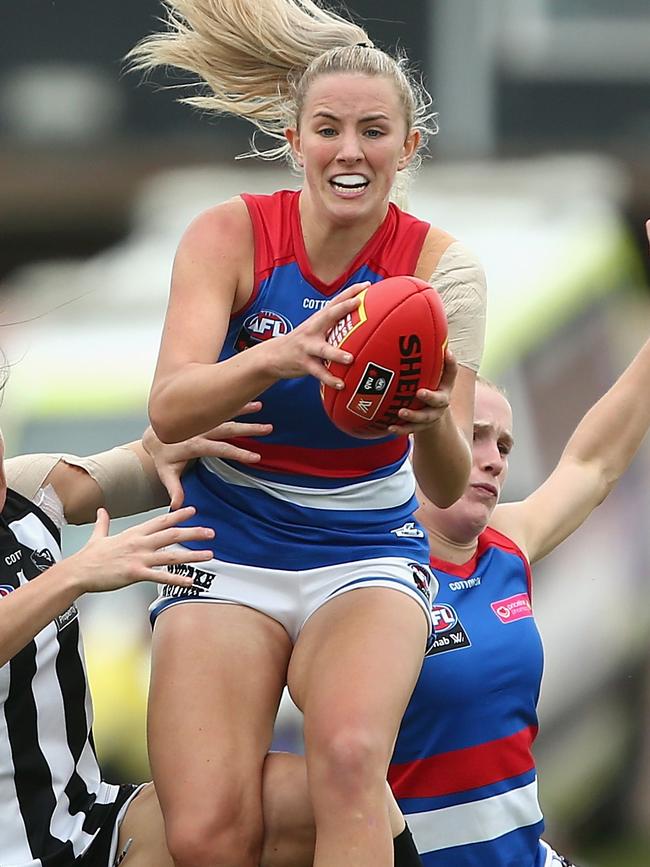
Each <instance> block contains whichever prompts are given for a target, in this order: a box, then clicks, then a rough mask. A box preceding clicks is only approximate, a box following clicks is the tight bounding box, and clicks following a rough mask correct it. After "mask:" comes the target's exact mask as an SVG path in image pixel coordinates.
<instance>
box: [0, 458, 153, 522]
mask: <svg viewBox="0 0 650 867" xmlns="http://www.w3.org/2000/svg"><path fill="white" fill-rule="evenodd" d="M59 461H63V463H66V464H70V465H71V466H74V467H80V468H81V469H82V470H85V471H86V472H87V473H88V475H89V476H90V477H91V478H92V479H94V480H95V482H97V484H98V485H99V487H100V488H101V490H102V493H103V495H104V504H105V506H106V508H107V509H108V512H109V514H110V515H111V517H114V518H119V517H120V516H121V515H135V514H137V513H138V512H147V511H149V510H150V509H157V508H159V507H160V506H165V505H168V504H169V499H168V498H166V496H167V495H166V494H165V491H164V488H163V487H162V485H161V484H160V482H158V480H157V479H153V478H150V476H149V475H148V474H147V472H146V471H145V469H144V467H143V466H142V463H141V462H140V460H139V458H138V456H137V455H136V454H135V452H134V451H133V450H132V449H130V448H128V447H127V446H118V447H117V448H114V449H109V450H108V451H106V452H100V453H99V454H97V455H89V456H88V457H77V455H67V454H53V455H49V454H37V455H20V456H19V457H15V458H9V459H8V460H7V461H6V462H5V471H6V474H7V484H8V485H9V487H10V488H12V489H13V490H14V491H18V493H19V494H22V495H23V496H24V497H27V498H28V499H30V500H33V499H34V497H35V496H36V493H37V491H38V490H39V488H42V487H43V484H44V483H45V480H46V478H47V477H48V476H49V474H50V473H51V472H52V470H53V469H54V467H55V466H56V465H57V464H58V463H59Z"/></svg>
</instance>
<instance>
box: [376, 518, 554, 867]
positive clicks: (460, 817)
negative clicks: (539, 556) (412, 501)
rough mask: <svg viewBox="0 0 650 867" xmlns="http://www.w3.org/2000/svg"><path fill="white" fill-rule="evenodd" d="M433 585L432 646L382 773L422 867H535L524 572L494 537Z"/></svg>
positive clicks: (535, 673) (538, 673) (538, 864)
mask: <svg viewBox="0 0 650 867" xmlns="http://www.w3.org/2000/svg"><path fill="white" fill-rule="evenodd" d="M430 563H431V568H432V571H433V572H434V573H435V577H436V578H437V579H438V582H439V585H440V587H439V592H438V595H437V597H436V600H435V603H434V605H433V606H432V609H433V622H434V630H435V634H434V640H433V643H432V646H431V648H430V650H429V652H428V654H427V656H426V658H425V661H424V665H423V668H422V671H421V674H420V677H419V680H418V682H417V685H416V687H415V690H414V692H413V695H412V697H411V701H410V703H409V705H408V708H407V710H406V713H405V715H404V719H403V721H402V725H401V728H400V732H399V736H398V739H397V743H396V746H395V752H394V755H393V760H392V763H391V767H390V772H389V781H390V783H391V786H392V787H393V791H394V793H395V795H396V797H397V799H398V801H399V804H400V806H401V808H402V810H403V812H404V814H405V815H406V817H407V821H408V823H409V826H410V828H411V830H412V832H413V835H414V838H415V840H416V843H417V846H418V850H419V851H420V854H421V857H422V861H423V863H424V864H425V865H426V867H514V865H516V867H542V865H544V864H545V863H546V857H547V856H546V849H544V848H543V847H542V846H541V845H540V836H541V833H542V830H543V819H542V813H541V810H540V807H539V802H538V799H537V776H536V771H535V763H534V760H533V756H532V752H531V748H532V744H533V740H534V739H535V736H536V734H537V712H536V705H537V700H538V697H539V690H540V684H541V678H542V668H543V649H542V643H541V638H540V635H539V632H538V630H537V626H536V624H535V621H534V619H533V611H532V607H531V574H530V567H529V564H528V561H527V560H526V558H525V556H524V555H523V553H522V552H521V551H520V549H519V548H518V547H517V546H516V545H515V544H514V543H513V542H512V541H511V540H510V539H508V538H507V537H505V536H503V535H502V534H501V533H499V532H497V531H496V530H494V529H492V528H488V529H486V530H485V531H484V532H483V533H482V534H481V535H480V537H479V540H478V548H477V551H476V553H475V555H474V557H472V559H471V560H470V561H468V562H467V563H465V564H463V565H461V566H459V565H456V564H452V563H447V562H444V561H441V560H437V559H436V558H435V557H432V558H431V560H430Z"/></svg>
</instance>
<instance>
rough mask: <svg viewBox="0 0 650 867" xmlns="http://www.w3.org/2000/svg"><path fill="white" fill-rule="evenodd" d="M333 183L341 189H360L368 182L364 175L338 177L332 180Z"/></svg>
mask: <svg viewBox="0 0 650 867" xmlns="http://www.w3.org/2000/svg"><path fill="white" fill-rule="evenodd" d="M332 183H334V184H337V185H338V186H339V187H359V186H361V185H362V184H367V183H368V181H367V180H366V178H364V176H363V175H336V177H334V178H332Z"/></svg>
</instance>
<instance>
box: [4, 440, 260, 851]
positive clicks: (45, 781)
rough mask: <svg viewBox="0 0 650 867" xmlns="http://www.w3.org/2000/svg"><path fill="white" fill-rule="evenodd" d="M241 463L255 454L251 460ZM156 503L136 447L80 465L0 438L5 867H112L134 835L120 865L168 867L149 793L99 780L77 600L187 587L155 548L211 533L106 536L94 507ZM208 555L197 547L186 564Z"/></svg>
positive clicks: (184, 514)
mask: <svg viewBox="0 0 650 867" xmlns="http://www.w3.org/2000/svg"><path fill="white" fill-rule="evenodd" d="M237 427H238V428H239V429H240V431H239V433H240V435H242V434H243V435H246V434H249V435H250V434H253V435H256V436H259V435H261V434H263V433H264V432H266V431H265V428H266V426H260V425H237ZM232 435H233V429H232V425H227V426H226V427H225V428H224V429H223V431H222V436H224V437H225V436H232ZM218 436H219V432H218V431H217V432H214V437H215V438H218ZM200 439H201V446H200V448H201V451H202V452H203V450H204V449H205V448H208V449H209V450H211V451H215V452H217V453H219V454H220V455H221V456H231V457H232V456H233V455H232V454H231V453H232V451H233V447H232V446H229V445H227V444H225V443H221V442H218V441H216V439H206V438H200ZM197 445H198V444H197V441H194V442H193V443H191V444H189V445H188V444H184V445H183V447H182V448H181V450H180V451H179V452H177V453H176V454H177V455H178V458H179V459H181V458H182V459H183V460H185V459H187V458H188V457H192V456H193V453H192V449H196V448H197ZM238 452H239V453H241V452H242V450H241V449H240V450H238ZM238 459H241V454H239V455H238ZM248 459H249V460H251V459H253V458H251V457H250V453H249V458H248ZM170 460H172V461H173V455H172V456H171V457H170ZM165 502H169V497H167V495H166V492H165V490H164V488H163V487H162V486H161V485H160V482H159V481H158V479H157V476H156V474H155V470H154V466H153V462H152V461H151V459H150V458H149V456H148V455H147V453H146V452H145V450H144V449H143V446H142V444H141V443H131V444H129V445H128V446H123V447H120V448H118V449H113V450H111V451H110V452H106V453H103V454H102V455H94V456H92V457H90V458H76V457H74V456H71V455H66V456H60V455H29V456H23V457H20V458H14V459H10V460H8V461H7V462H5V461H4V443H3V442H2V441H1V439H0V507H1V508H2V512H1V517H0V708H1V712H0V804H2V810H0V864H2V865H3V867H9V865H10V867H67V865H72V864H76V863H80V864H83V865H84V867H112V865H113V864H117V863H119V860H120V857H121V853H123V852H124V851H125V850H126V847H127V846H128V843H129V839H130V837H131V836H133V837H134V843H133V846H132V847H131V848H130V849H128V855H127V858H128V860H127V861H126V863H127V864H128V865H129V867H130V865H133V867H138V865H140V867H145V865H151V864H154V863H156V864H165V863H168V860H167V859H168V858H169V856H168V855H167V853H166V849H165V846H164V834H163V833H162V825H161V824H160V822H159V820H158V817H159V811H158V808H157V802H155V793H154V792H153V788H152V787H151V786H150V785H149V786H147V787H144V789H143V790H142V791H140V790H141V789H142V787H136V786H115V785H110V784H108V783H106V782H104V781H103V780H102V778H101V773H100V769H99V766H98V763H97V758H96V756H95V750H94V745H93V740H92V702H91V698H90V692H89V688H88V683H87V677H86V670H85V663H84V656H83V645H82V640H81V635H80V631H79V619H78V612H77V608H76V604H75V602H76V600H77V599H78V597H79V596H81V595H82V594H83V593H85V592H92V591H101V590H110V589H117V588H119V587H123V586H126V585H127V584H131V583H134V582H136V581H141V580H154V581H160V580H163V581H168V582H169V583H175V584H182V585H186V584H189V583H191V579H188V578H183V577H180V576H178V575H171V574H169V573H165V572H160V571H158V570H156V571H154V567H161V566H162V567H165V566H169V565H172V564H173V563H175V562H176V560H177V558H178V555H177V554H176V553H175V552H174V551H170V550H166V548H167V546H169V545H171V544H172V543H176V542H177V541H178V540H179V537H182V538H186V539H188V540H189V539H192V540H194V541H200V540H206V539H208V538H209V537H211V536H212V535H213V533H212V531H210V530H206V529H203V528H196V529H190V528H187V529H186V528H180V527H177V526H176V525H177V524H178V523H180V522H182V521H183V520H187V518H188V515H189V514H190V512H191V511H192V510H189V511H188V510H187V509H181V510H178V511H177V512H173V513H168V514H167V515H163V516H160V517H157V518H153V519H152V520H149V521H147V522H145V523H143V524H141V525H138V526H137V527H132V528H130V529H128V530H125V531H124V532H122V533H120V534H118V535H116V536H112V537H109V536H108V527H109V517H108V512H107V511H106V510H105V509H104V508H102V507H103V506H104V505H108V506H109V508H110V509H111V512H112V514H113V515H114V516H115V517H117V516H118V515H124V514H133V513H137V512H140V511H144V510H145V509H151V508H155V507H156V506H161V505H164V504H165ZM98 509H99V512H97V510H98ZM95 514H96V516H97V521H96V524H95V529H94V532H93V535H92V537H91V539H90V540H89V542H88V544H87V545H86V546H85V547H84V548H83V549H82V550H81V551H80V552H78V553H77V554H75V555H73V556H71V557H69V558H67V559H66V560H61V547H60V531H61V527H62V525H63V524H64V523H65V522H69V523H87V522H88V521H89V520H90V519H91V518H92V517H93V515H95ZM211 556H212V555H211V553H210V552H202V551H197V552H196V555H195V556H194V557H193V560H194V562H201V561H203V560H205V559H209V557H211ZM184 557H185V558H186V557H187V555H186V553H185V554H184ZM136 794H137V795H138V797H137V798H135V795H136ZM134 828H136V829H137V834H136V833H135V832H133V829H134Z"/></svg>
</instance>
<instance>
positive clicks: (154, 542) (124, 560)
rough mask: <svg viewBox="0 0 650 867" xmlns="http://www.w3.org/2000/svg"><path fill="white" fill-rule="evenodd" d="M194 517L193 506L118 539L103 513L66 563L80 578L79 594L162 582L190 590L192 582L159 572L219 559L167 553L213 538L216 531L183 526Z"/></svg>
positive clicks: (184, 552)
mask: <svg viewBox="0 0 650 867" xmlns="http://www.w3.org/2000/svg"><path fill="white" fill-rule="evenodd" d="M195 511H196V510H195V509H194V508H193V507H192V506H188V507H186V508H185V509H179V510H178V511H177V512H168V513H167V514H166V515H160V516H159V517H157V518H151V519H150V520H149V521H145V522H144V523H143V524H137V525H136V526H135V527H129V528H128V530H123V531H122V532H121V533H118V534H117V535H115V536H109V535H108V530H109V525H110V518H109V516H108V512H107V511H106V509H98V510H97V521H96V523H95V527H94V529H93V533H92V536H91V537H90V539H89V540H88V542H87V543H86V544H85V545H84V547H83V548H82V549H81V550H80V551H78V552H77V553H76V554H73V555H72V556H71V557H69V558H68V559H67V561H65V562H67V563H68V565H69V567H70V568H71V569H72V570H73V573H74V574H76V575H77V576H78V584H79V587H80V593H87V592H94V591H102V590H117V589H119V588H120V587H126V586H127V585H129V584H135V583H137V582H138V581H157V582H162V583H163V584H175V585H177V586H179V587H190V586H191V584H192V579H191V578H188V577H186V576H184V575H172V574H171V573H169V572H166V571H164V570H160V569H156V568H155V567H157V566H171V565H172V564H175V563H201V562H204V561H206V560H211V559H212V558H213V556H214V554H213V552H212V551H209V550H206V551H194V550H192V549H190V548H181V549H173V550H168V546H170V545H177V544H182V543H183V542H199V541H202V540H208V539H212V538H213V537H214V530H210V529H207V528H206V527H179V526H178V524H180V523H182V522H183V521H186V520H187V519H188V518H191V517H192V515H193V514H194V512H195Z"/></svg>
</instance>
